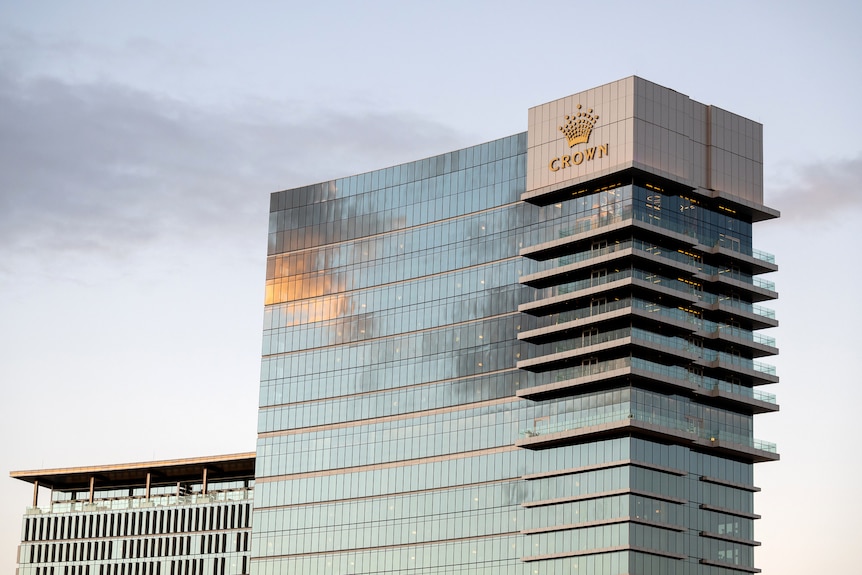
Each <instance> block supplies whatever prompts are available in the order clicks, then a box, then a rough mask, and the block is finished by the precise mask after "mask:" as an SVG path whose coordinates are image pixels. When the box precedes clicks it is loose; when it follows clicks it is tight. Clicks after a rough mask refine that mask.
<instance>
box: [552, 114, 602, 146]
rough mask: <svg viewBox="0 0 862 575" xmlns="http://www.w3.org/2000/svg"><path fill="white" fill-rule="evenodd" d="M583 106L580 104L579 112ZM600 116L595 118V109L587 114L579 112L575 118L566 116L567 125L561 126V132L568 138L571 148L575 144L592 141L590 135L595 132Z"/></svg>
mask: <svg viewBox="0 0 862 575" xmlns="http://www.w3.org/2000/svg"><path fill="white" fill-rule="evenodd" d="M580 109H581V105H580V104H578V110H580ZM598 119H599V117H598V116H593V109H592V108H589V109H588V110H587V111H586V112H578V113H577V114H575V115H574V116H566V125H565V126H560V127H559V128H560V131H561V132H562V133H563V135H565V136H566V140H567V141H568V142H569V147H570V148H571V147H572V146H574V145H575V144H584V143H586V142H589V141H590V133H592V131H593V126H595V125H596V120H598Z"/></svg>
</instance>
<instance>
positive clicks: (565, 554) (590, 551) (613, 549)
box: [521, 545, 686, 563]
mask: <svg viewBox="0 0 862 575" xmlns="http://www.w3.org/2000/svg"><path fill="white" fill-rule="evenodd" d="M616 551H637V552H639V553H647V554H649V555H658V556H659V557H668V558H670V559H680V560H682V559H685V558H686V556H685V555H680V554H679V553H669V552H667V551H659V550H658V549H650V548H648V547H635V546H634V545H617V546H616V547H599V548H596V549H585V550H584V551H564V552H562V553H550V554H548V555H531V556H529V557H521V561H523V562H524V563H530V562H532V561H547V560H549V559H564V558H566V557H582V556H584V555H598V554H600V553H614V552H616Z"/></svg>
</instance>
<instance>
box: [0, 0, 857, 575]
mask: <svg viewBox="0 0 862 575" xmlns="http://www.w3.org/2000/svg"><path fill="white" fill-rule="evenodd" d="M860 24H862V4H859V3H858V2H853V1H849V0H848V1H846V2H839V1H823V2H801V1H798V2H794V1H787V0H785V1H780V2H779V1H762V2H750V1H749V2H738V1H725V2H720V3H719V2H683V1H677V2H665V1H653V2H615V1H607V0H606V1H603V2H593V3H589V2H588V3H583V2H580V3H573V2H569V3H565V2H564V3H561V2H545V1H534V2H523V1H522V2H514V1H506V0H497V1H495V2H479V1H476V2H465V1H461V2H450V1H441V0H438V1H436V2H404V1H402V2H394V1H393V2H361V3H360V2H340V1H330V2H325V3H324V2H320V3H312V2H307V3H299V2H292V1H283V2H265V1H259V0H250V1H247V2H244V3H242V4H240V3H233V2H230V3H228V2H214V1H206V2H204V1H199V0H187V1H185V2H167V1H163V0H153V1H149V2H136V3H131V2H107V1H101V0H94V1H90V0H76V1H75V2H68V1H64V2H60V1H56V0H43V1H34V2H25V1H23V0H5V1H3V2H0V294H1V295H2V297H0V386H2V399H0V475H2V478H0V485H2V488H0V572H2V573H13V572H14V568H15V563H16V547H17V544H18V542H19V540H20V539H19V537H20V530H21V517H22V515H23V513H24V511H25V508H26V507H27V506H28V505H29V504H30V499H31V494H32V488H31V486H30V485H29V484H25V483H23V482H20V481H16V480H13V479H11V478H9V472H10V471H12V470H29V469H42V468H59V467H70V466H82V465H96V464H108V463H122V462H135V461H148V460H152V459H172V458H179V457H194V456H202V455H218V454H227V453H237V452H244V451H253V450H254V448H255V439H256V421H257V401H258V377H259V365H260V344H261V326H262V320H263V296H264V279H265V261H266V243H267V225H268V209H269V194H270V192H273V191H277V190H281V189H286V188H292V187H296V186H301V185H305V184H310V183H315V182H319V181H323V180H327V179H332V178H336V177H340V176H346V175H350V174H353V173H357V172H362V171H367V170H371V169H375V168H380V167H385V166H389V165H392V164H396V163H400V162H403V161H408V160H414V159H419V158H422V157H425V156H429V155H435V154H438V153H443V152H447V151H450V150H454V149H457V148H461V147H465V146H468V145H473V144H477V143H480V142H484V141H488V140H492V139H495V138H499V137H503V136H507V135H510V134H514V133H518V132H522V131H525V130H526V129H527V109H528V108H529V107H531V106H534V105H537V104H541V103H544V102H547V101H549V100H555V99H557V98H560V97H563V96H566V95H569V94H572V93H575V92H579V91H582V90H586V89H588V88H592V87H594V86H597V85H600V84H604V83H607V82H610V81H613V80H617V79H620V78H623V77H626V76H630V75H638V76H642V77H643V78H646V79H647V80H650V81H652V82H656V83H658V84H661V85H664V86H667V87H669V88H672V89H674V90H677V91H679V92H682V93H683V94H686V95H688V96H690V97H691V98H693V99H695V100H697V101H699V102H702V103H705V104H712V105H715V106H718V107H720V108H724V109H726V110H730V111H732V112H735V113H737V114H740V115H743V116H746V117H748V118H751V119H753V120H755V121H757V122H760V123H762V124H763V125H764V140H765V142H764V157H765V166H764V179H765V190H766V191H765V201H766V204H767V205H769V206H771V207H774V208H776V209H778V210H780V211H781V213H782V217H781V218H780V219H779V220H775V221H771V222H767V223H764V224H759V225H758V226H756V228H755V240H754V247H755V248H757V249H761V250H765V251H767V252H771V253H773V254H775V256H776V260H777V263H778V264H779V266H780V271H779V272H777V273H774V274H771V275H770V276H766V277H767V279H770V280H774V281H775V282H776V284H777V289H778V291H779V294H780V298H779V300H777V301H775V302H768V303H767V305H768V306H769V307H772V308H774V309H775V310H776V312H777V316H778V319H779V321H780V323H781V325H780V327H778V328H777V329H772V330H769V331H768V332H767V333H768V335H771V336H774V337H776V339H777V341H778V346H779V348H780V350H781V352H780V355H779V356H778V357H774V358H767V362H768V363H772V364H775V365H776V366H777V369H778V374H779V376H780V377H781V383H780V384H778V385H776V386H767V387H765V388H763V389H764V391H767V392H769V393H775V394H776V395H777V396H778V402H779V404H780V405H781V411H780V412H778V413H775V414H767V415H762V416H759V417H758V418H757V419H756V423H755V437H757V438H759V439H763V440H766V441H771V442H775V443H777V444H778V450H779V453H780V454H781V461H779V462H776V463H764V464H759V465H758V466H756V468H755V484H756V485H758V486H759V487H761V488H762V489H763V491H762V492H761V493H760V494H758V495H757V496H756V498H755V508H756V509H755V511H756V512H757V513H759V514H761V515H763V519H761V520H759V521H757V522H756V523H755V539H757V540H758V541H762V542H763V545H762V546H761V547H758V548H757V549H756V551H755V562H756V565H757V566H758V567H760V568H761V569H763V572H764V573H766V574H776V575H777V574H782V575H787V574H797V573H798V574H811V573H821V574H831V573H843V574H846V573H854V572H859V569H860V567H859V562H858V559H857V557H856V556H855V551H856V550H857V548H858V545H859V543H860V541H862V526H860V522H859V518H860V517H862V483H860V479H859V478H860V477H862V462H860V451H862V450H860V448H859V447H858V444H857V442H856V441H855V440H854V439H853V437H855V435H856V432H857V428H858V420H857V419H856V417H855V416H856V415H857V412H858V410H859V407H860V405H862V375H860V374H862V371H860V370H859V369H857V368H856V366H855V364H853V363H852V362H851V361H850V359H853V358H854V357H856V358H859V357H860V356H859V355H857V353H859V348H860V347H862V337H860V335H859V333H860V332H859V330H858V329H856V326H858V325H860V324H862V311H860V309H862V305H860V303H859V299H860V298H859V293H860V286H862V271H860V267H862V265H860V264H862V241H860V239H859V231H860V229H862V141H860V139H859V134H858V132H859V131H860V129H862V104H860V102H862V73H860V68H862V34H860V31H859V25H860ZM854 230H855V231H854ZM854 445H856V447H854ZM42 500H43V501H44V502H47V500H48V493H47V492H45V493H43V494H42Z"/></svg>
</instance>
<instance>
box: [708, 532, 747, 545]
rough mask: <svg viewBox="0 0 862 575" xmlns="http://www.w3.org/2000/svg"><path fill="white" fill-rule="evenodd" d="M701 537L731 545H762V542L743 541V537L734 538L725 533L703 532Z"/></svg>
mask: <svg viewBox="0 0 862 575" xmlns="http://www.w3.org/2000/svg"><path fill="white" fill-rule="evenodd" d="M700 536H701V537H709V538H710V539H719V540H721V541H730V542H731V543H739V544H740V545H747V546H748V547H757V546H758V545H760V541H755V540H754V539H742V538H741V537H732V536H730V535H725V534H723V533H713V532H712V531H701V532H700Z"/></svg>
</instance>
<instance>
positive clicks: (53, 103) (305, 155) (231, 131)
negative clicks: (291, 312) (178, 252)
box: [0, 71, 466, 258]
mask: <svg viewBox="0 0 862 575" xmlns="http://www.w3.org/2000/svg"><path fill="white" fill-rule="evenodd" d="M0 110H3V113H2V114H0V189H2V190H3V193H2V194H0V249H3V251H4V252H5V253H10V254H17V255H21V256H26V257H36V258H41V257H53V256H54V255H56V254H58V253H61V254H62V253H67V254H68V253H76V254H79V255H81V254H84V255H90V256H92V255H97V256H99V257H102V256H109V257H122V256H123V254H127V253H128V252H129V250H135V249H137V248H140V247H141V246H144V245H147V244H148V243H152V242H155V241H159V240H162V239H169V240H170V241H172V242H173V241H177V240H182V239H186V240H191V241H206V242H209V241H211V240H215V239H219V241H221V240H224V239H226V238H227V239H228V240H230V241H249V242H254V244H253V245H255V246H257V247H258V248H259V247H260V245H261V244H262V243H263V242H265V239H264V236H265V234H266V227H265V226H266V221H267V217H266V212H267V210H268V208H269V192H272V191H276V190H281V189H286V188H290V187H295V186H300V185H305V184H309V183H314V182H318V181H323V180H327V179H331V178H335V177H339V176H344V175H348V174H351V173H355V172H357V171H362V170H368V169H373V168H378V167H380V166H385V165H391V164H392V163H394V162H396V161H407V160H411V159H415V158H417V157H422V156H427V155H431V154H435V153H441V152H445V151H448V150H450V149H453V148H457V147H460V146H461V145H463V142H464V140H465V139H466V138H465V136H464V135H463V134H460V133H459V132H458V131H457V130H455V129H452V128H449V127H446V126H444V125H441V124H437V123H435V122H432V121H429V120H427V119H425V118H422V117H418V116H416V115H413V114H405V113H397V112H386V111H381V112H377V113H353V112H352V111H351V110H349V109H348V110H344V111H334V110H325V109H317V110H312V111H307V112H304V113H295V112H291V111H290V110H289V109H288V105H287V104H285V103H279V102H253V103H252V102H247V103H245V104H243V105H241V106H238V107H237V108H236V109H233V110H229V111H225V110H214V109H211V108H202V107H199V106H197V105H195V104H194V103H190V102H186V101H182V100H178V99H170V98H165V97H160V96H158V95H156V94H153V93H149V92H146V91H142V90H139V89H132V88H129V87H127V86H123V85H119V84H116V83H112V82H108V81H101V82H89V83H74V82H71V81H67V80H63V79H60V78H57V77H49V76H45V75H43V76H39V77H27V78H25V77H23V76H20V75H15V74H14V73H11V72H9V71H6V72H2V71H0Z"/></svg>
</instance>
